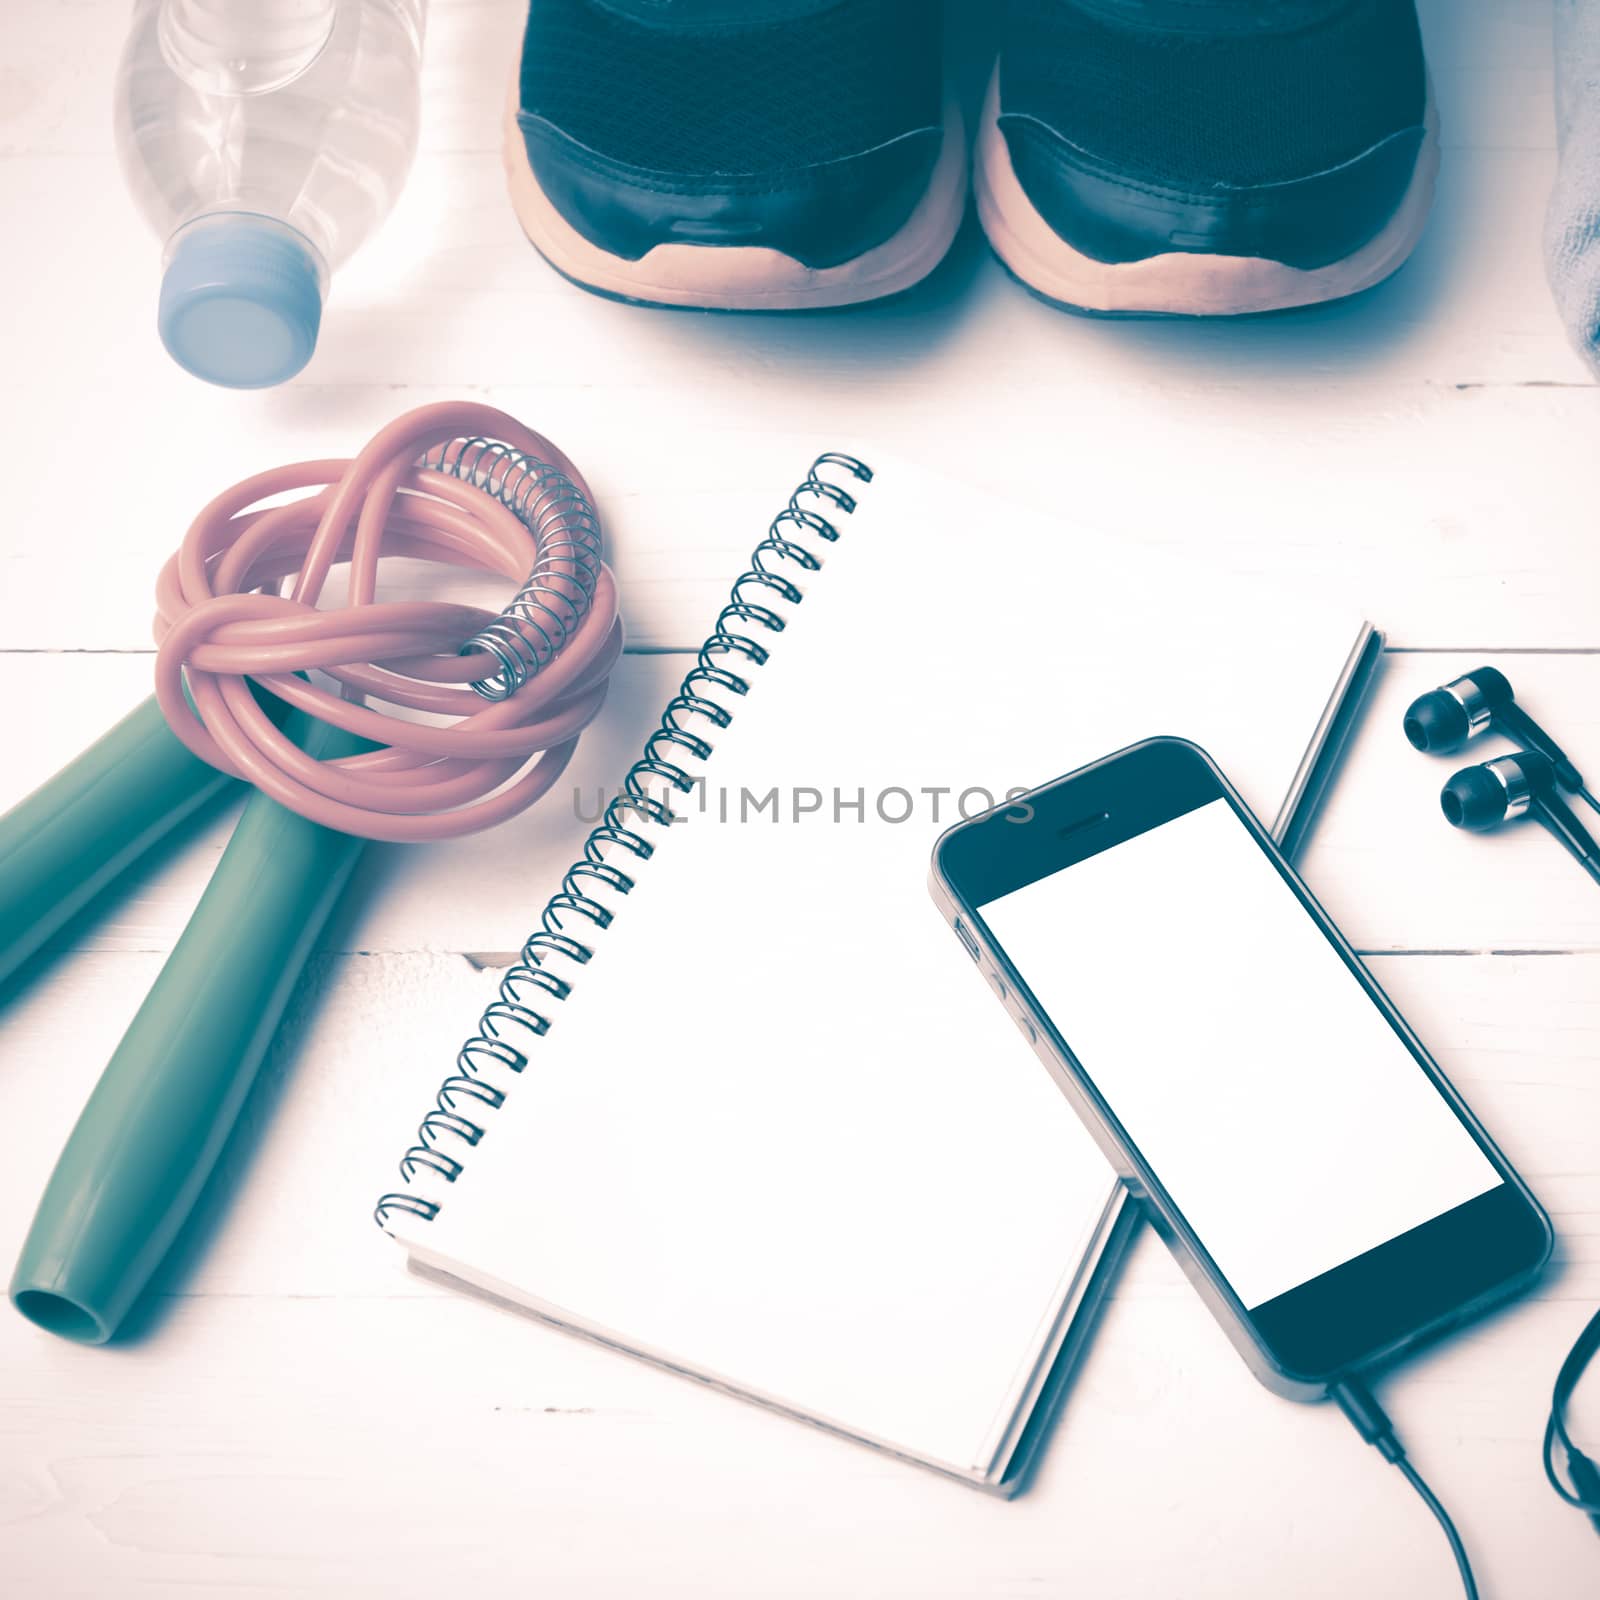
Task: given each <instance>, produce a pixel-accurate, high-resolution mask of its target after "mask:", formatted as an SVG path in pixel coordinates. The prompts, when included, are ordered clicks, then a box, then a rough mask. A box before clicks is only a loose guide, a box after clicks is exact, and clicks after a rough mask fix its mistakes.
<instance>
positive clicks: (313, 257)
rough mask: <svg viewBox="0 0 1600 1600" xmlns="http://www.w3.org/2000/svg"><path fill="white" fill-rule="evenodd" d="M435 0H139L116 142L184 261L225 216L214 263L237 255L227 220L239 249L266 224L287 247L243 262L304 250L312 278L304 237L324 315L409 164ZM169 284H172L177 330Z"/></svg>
mask: <svg viewBox="0 0 1600 1600" xmlns="http://www.w3.org/2000/svg"><path fill="white" fill-rule="evenodd" d="M425 4H426V0H138V3H137V5H136V6H135V10H134V17H133V23H132V27H131V29H130V32H129V35H128V41H127V45H126V48H125V49H124V52H123V57H122V64H121V70H120V72H119V74H118V80H117V100H116V133H117V147H118V151H119V154H120V157H121V161H122V167H123V172H124V175H125V177H126V180H127V183H128V187H129V190H130V191H131V193H132V195H133V198H134V200H135V202H136V204H137V205H138V207H139V209H140V211H141V212H142V213H143V215H144V217H145V219H146V221H147V222H148V223H149V224H150V226H151V227H152V228H153V229H154V230H155V232H156V233H157V235H158V236H159V237H160V238H161V239H162V240H163V242H164V245H165V250H166V264H167V267H168V270H169V277H170V275H171V272H172V270H173V268H174V267H175V266H176V265H177V264H178V258H179V256H180V255H181V254H182V252H183V251H184V250H185V249H186V248H188V244H187V242H186V241H187V240H188V238H189V236H190V235H191V234H192V233H193V232H194V231H195V230H207V229H209V230H210V237H209V239H208V242H207V245H206V250H205V252H203V253H206V254H207V264H206V265H205V266H204V268H203V273H202V275H209V276H210V277H216V276H217V275H218V273H219V272H222V271H224V268H222V267H219V266H218V265H217V264H216V260H217V259H223V258H226V259H229V260H231V259H232V255H230V254H229V252H228V251H224V250H223V249H222V238H223V232H224V231H226V229H232V233H231V234H230V235H229V238H230V241H231V244H232V245H233V246H237V249H234V250H233V251H232V254H233V255H237V254H238V253H239V251H240V250H243V249H244V248H245V246H246V244H247V243H248V239H249V237H250V235H249V228H250V227H254V228H255V230H256V231H255V235H254V236H253V237H256V238H258V239H260V240H264V241H265V244H264V245H263V249H265V250H266V251H267V252H268V253H269V254H270V253H271V252H273V251H277V252H278V256H279V259H278V261H277V264H276V266H274V265H272V264H271V263H265V264H262V263H258V264H257V266H256V267H255V268H254V269H251V270H245V269H242V268H241V271H242V272H243V276H244V278H245V279H250V280H251V281H254V279H255V278H261V277H262V276H263V275H265V276H266V277H267V278H273V273H275V272H276V273H278V275H279V277H281V276H282V273H283V272H285V271H288V270H289V268H290V266H291V265H293V267H294V272H295V274H298V276H299V277H300V278H301V279H304V278H305V277H306V270H305V269H302V267H301V266H300V265H299V263H298V260H297V259H296V260H294V261H292V262H291V254H292V252H293V251H296V250H300V249H302V248H303V250H304V254H305V257H306V259H307V260H308V261H309V263H310V266H309V269H308V270H309V273H310V275H311V276H312V277H314V279H315V291H316V297H317V307H316V316H317V318H318V319H319V318H320V310H321V306H320V298H321V295H322V294H323V293H325V292H326V289H327V284H328V277H329V275H330V274H331V273H332V272H333V271H334V269H335V268H337V267H338V266H339V265H340V264H341V263H342V262H343V261H344V260H346V259H347V258H348V257H349V256H350V254H351V253H352V252H353V251H354V250H355V249H356V248H357V247H358V246H359V245H361V244H362V243H363V242H364V241H365V240H366V239H367V238H369V237H370V236H371V235H372V233H373V232H374V231H375V230H376V229H377V227H378V225H379V223H381V222H382V220H383V218H384V217H385V216H386V215H387V213H388V212H389V210H390V208H391V207H392V206H393V204H394V202H395V200H396V198H397V197H398V195H399V193H400V189H401V187H402V185H403V184H404V182H405V178H406V174H407V172H408V170H409V169H410V165H411V160H412V157H413V155H414V154H415V151H416V141H417V127H418V120H419V81H420V71H421V48H422V31H423V23H424V12H425ZM223 225H225V227H224V226H223ZM213 258H216V259H213ZM197 271H202V269H201V268H198V267H196V266H195V265H194V263H192V262H191V270H190V271H188V272H187V273H180V274H179V276H180V278H181V279H183V283H182V284H180V285H179V287H180V288H184V287H185V286H186V285H187V288H186V289H185V292H189V291H190V290H192V288H193V286H192V285H191V284H189V282H188V280H190V279H192V278H194V277H195V275H196V272H197ZM252 272H253V277H252ZM273 281H274V282H276V281H277V279H275V278H274V279H273ZM246 289H247V290H248V284H247V285H246ZM249 292H254V291H249ZM294 292H295V294H296V295H301V296H304V295H306V294H309V293H310V290H309V289H308V288H307V286H306V284H305V283H304V282H301V283H300V284H299V286H298V288H296V289H295V291H294ZM241 293H245V295H246V298H248V293H246V291H241ZM213 298H215V297H213ZM269 298H270V295H269ZM166 300H167V286H164V288H163V311H162V314H161V318H162V331H163V336H164V337H167V335H168V330H167V326H166V321H167V310H166ZM211 314H212V318H213V322H214V321H215V318H216V316H217V315H218V314H219V313H218V312H217V307H216V306H215V305H214V304H213V305H212V306H211ZM311 337H312V341H313V342H314V339H315V329H314V328H313V330H312V334H311ZM167 342H168V347H169V349H171V348H172V347H173V341H172V339H171V338H170V337H168V338H167ZM173 353H174V355H176V356H177V357H178V359H179V360H180V361H183V362H184V364H185V365H190V364H191V363H190V362H189V361H188V360H186V359H185V357H184V355H182V354H180V353H179V351H178V350H176V349H174V351H173ZM306 354H307V355H309V349H307V351H306ZM201 375H202V376H210V374H208V373H202V374H201ZM217 381H223V382H226V381H229V380H227V379H226V378H222V379H218V380H217ZM269 381H277V380H269Z"/></svg>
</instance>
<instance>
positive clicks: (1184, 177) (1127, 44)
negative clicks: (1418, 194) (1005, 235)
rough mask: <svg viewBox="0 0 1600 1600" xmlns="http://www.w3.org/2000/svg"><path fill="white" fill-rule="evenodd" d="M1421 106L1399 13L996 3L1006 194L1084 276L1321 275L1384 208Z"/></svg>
mask: <svg viewBox="0 0 1600 1600" xmlns="http://www.w3.org/2000/svg"><path fill="white" fill-rule="evenodd" d="M1425 101H1426V74H1425V67H1424V61H1423V54H1422V42H1421V38H1420V34H1419V31H1418V27H1417V19H1416V12H1415V8H1414V6H1413V4H1412V0H1255V3H1247V0H1142V3H1141V0H1012V3H1011V5H1010V9H1009V13H1008V16H1007V20H1006V26H1005V34H1004V43H1003V49H1002V55H1001V76H1000V109H1001V127H1002V129H1003V131H1004V132H1005V135H1006V139H1007V142H1008V144H1009V146H1010V148H1011V153H1012V158H1013V163H1014V165H1015V166H1016V168H1017V175H1018V178H1019V179H1020V180H1021V181H1022V183H1023V187H1024V189H1025V190H1026V191H1027V193H1028V195H1029V198H1030V199H1031V200H1032V201H1033V202H1034V203H1035V205H1036V206H1037V207H1038V208H1039V209H1040V210H1041V212H1043V213H1044V214H1045V215H1046V218H1047V220H1048V221H1049V222H1050V224H1051V226H1052V227H1053V228H1054V229H1055V230H1056V231H1057V232H1058V233H1061V234H1063V236H1064V237H1068V238H1069V240H1070V241H1071V242H1073V243H1074V244H1076V245H1077V246H1078V247H1079V248H1081V249H1084V250H1085V251H1086V253H1088V254H1090V255H1093V256H1095V257H1096V258H1098V259H1101V260H1124V259H1133V258H1137V257H1138V256H1141V255H1146V254H1151V253H1155V252H1156V251H1158V250H1171V249H1180V250H1182V249H1191V250H1212V251H1217V252H1226V253H1236V254H1247V255H1267V256H1271V257H1273V258H1274V259H1278V260H1284V261H1288V262H1290V263H1292V264H1294V265H1302V266H1315V265H1321V264H1323V263H1324V262H1325V261H1327V260H1332V259H1337V258H1338V257H1339V256H1340V255H1341V254H1345V253H1348V252H1349V251H1351V250H1353V249H1354V248H1356V247H1358V246H1359V245H1360V244H1361V243H1364V242H1365V240H1366V239H1367V238H1370V237H1371V236H1372V235H1373V234H1374V233H1375V232H1376V231H1377V230H1378V229H1379V228H1381V226H1382V225H1383V222H1384V221H1385V220H1386V219H1387V217H1388V216H1389V215H1390V214H1392V212H1393V211H1394V209H1395V207H1396V205H1397V204H1398V202H1399V200H1400V198H1401V196H1402V195H1403V193H1404V191H1405V187H1406V183H1407V181H1408V179H1409V176H1410V173H1411V170H1412V168H1413V166H1414V165H1415V161H1416V154H1417V150H1418V148H1419V147H1420V142H1421V139H1422V134H1423V116H1424V108H1425ZM1162 201H1170V202H1172V204H1169V205H1167V206H1166V207H1165V208H1163V206H1162V203H1161V202H1162ZM1185 201H1187V202H1189V203H1188V204H1187V205H1185V204H1184V203H1183V202H1185ZM1124 202H1126V203H1124ZM1097 212H1105V213H1109V214H1108V215H1106V216H1101V217H1098V218H1097V217H1096V215H1094V213H1097ZM1119 215H1120V219H1121V220H1120V221H1119V220H1118V216H1119ZM1075 235H1076V236H1075Z"/></svg>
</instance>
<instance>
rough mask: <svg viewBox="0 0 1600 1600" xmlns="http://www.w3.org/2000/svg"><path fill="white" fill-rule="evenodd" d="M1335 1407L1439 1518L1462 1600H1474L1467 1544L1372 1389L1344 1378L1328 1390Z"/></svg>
mask: <svg viewBox="0 0 1600 1600" xmlns="http://www.w3.org/2000/svg"><path fill="white" fill-rule="evenodd" d="M1328 1393H1329V1394H1330V1395H1331V1396H1332V1397H1333V1399H1334V1400H1335V1402H1336V1403H1337V1404H1338V1407H1339V1409H1340V1410H1341V1411H1342V1412H1344V1414H1345V1416H1347V1417H1348V1418H1349V1419H1350V1423H1351V1426H1352V1427H1354V1428H1355V1430H1356V1432H1357V1433H1359V1434H1360V1435H1361V1437H1362V1438H1363V1439H1364V1440H1366V1442H1367V1443H1368V1444H1370V1445H1372V1446H1373V1447H1374V1448H1375V1449H1376V1450H1377V1452H1378V1454H1379V1455H1381V1456H1382V1457H1383V1459H1384V1460H1385V1461H1388V1462H1391V1463H1392V1464H1393V1465H1394V1466H1397V1467H1398V1468H1399V1469H1400V1471H1401V1474H1402V1475H1403V1476H1404V1478H1405V1480H1406V1482H1407V1483H1409V1484H1410V1485H1411V1487H1412V1488H1413V1489H1415V1490H1416V1491H1417V1494H1418V1495H1419V1496H1420V1497H1421V1499H1422V1503H1423V1505H1425V1506H1426V1507H1427V1508H1428V1509H1429V1510H1430V1511H1431V1512H1432V1513H1433V1514H1434V1516H1435V1517H1437V1518H1438V1519H1439V1526H1440V1527H1441V1528H1443V1529H1444V1536H1445V1538H1446V1539H1448V1540H1449V1541H1450V1553H1451V1555H1453V1556H1454V1557H1455V1558H1456V1570H1457V1572H1459V1573H1460V1574H1461V1588H1462V1591H1463V1592H1464V1594H1465V1596H1466V1600H1478V1582H1477V1579H1476V1578H1474V1577H1473V1576H1472V1563H1471V1561H1469V1560H1468V1559H1467V1547H1466V1546H1465V1545H1464V1544H1463V1543H1462V1542H1461V1535H1460V1534H1459V1533H1458V1532H1457V1531H1456V1525H1455V1523H1454V1522H1452V1521H1451V1520H1450V1513H1449V1512H1448V1511H1446V1510H1445V1508H1444V1506H1443V1504H1442V1503H1441V1502H1440V1500H1439V1497H1438V1495H1436V1494H1435V1493H1434V1492H1433V1490H1432V1489H1430V1488H1429V1487H1428V1485H1427V1483H1426V1482H1425V1481H1424V1479H1423V1476H1422V1474H1421V1473H1420V1472H1418V1471H1417V1469H1416V1468H1415V1467H1414V1466H1412V1465H1411V1463H1410V1462H1409V1461H1408V1460H1407V1459H1406V1451H1405V1446H1404V1445H1403V1444H1401V1443H1400V1440H1399V1439H1398V1438H1397V1437H1396V1436H1395V1431H1394V1424H1393V1423H1392V1422H1391V1421H1390V1420H1389V1417H1388V1414H1387V1413H1386V1412H1385V1411H1384V1409H1383V1407H1382V1406H1380V1405H1379V1404H1378V1402H1377V1401H1376V1400H1375V1399H1374V1398H1373V1394H1372V1391H1371V1390H1370V1389H1369V1388H1368V1387H1367V1386H1366V1384H1364V1383H1363V1382H1362V1381H1361V1380H1360V1379H1359V1378H1346V1379H1344V1380H1343V1381H1342V1382H1340V1383H1336V1384H1334V1386H1333V1387H1332V1388H1331V1389H1330V1390H1329V1391H1328Z"/></svg>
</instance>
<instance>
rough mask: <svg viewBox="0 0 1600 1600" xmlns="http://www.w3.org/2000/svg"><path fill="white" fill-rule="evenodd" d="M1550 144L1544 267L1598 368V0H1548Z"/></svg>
mask: <svg viewBox="0 0 1600 1600" xmlns="http://www.w3.org/2000/svg"><path fill="white" fill-rule="evenodd" d="M1555 7H1556V17H1555V22H1556V146H1557V149H1558V150H1559V152H1560V162H1559V165H1558V166H1557V168H1556V183H1555V188H1554V189H1553V190H1551V193H1550V209H1549V211H1548V212H1547V214H1546V216H1545V223H1544V257H1545V272H1546V273H1547V274H1548V276H1549V279H1550V289H1551V292H1552V293H1553V294H1554V295H1555V300H1556V309H1557V310H1558V311H1559V312H1560V313H1561V320H1562V321H1563V322H1564V323H1566V325H1567V334H1568V336H1569V337H1570V338H1571V340H1572V343H1573V345H1574V346H1575V347H1576V349H1577V351H1578V354H1579V355H1581V356H1582V357H1583V358H1584V360H1585V361H1587V362H1588V363H1589V365H1590V367H1591V368H1593V369H1594V371H1595V372H1596V373H1600V0H1555Z"/></svg>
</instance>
